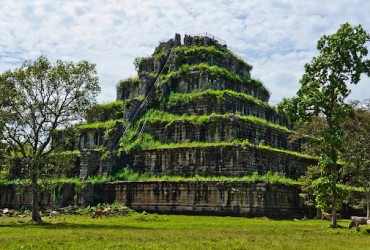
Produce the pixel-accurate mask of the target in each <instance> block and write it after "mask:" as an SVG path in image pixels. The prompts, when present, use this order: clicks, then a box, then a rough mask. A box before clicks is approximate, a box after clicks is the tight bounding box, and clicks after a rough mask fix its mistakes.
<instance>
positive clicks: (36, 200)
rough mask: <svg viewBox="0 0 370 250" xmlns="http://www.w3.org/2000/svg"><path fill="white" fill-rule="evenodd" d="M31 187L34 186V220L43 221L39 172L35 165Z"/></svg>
mask: <svg viewBox="0 0 370 250" xmlns="http://www.w3.org/2000/svg"><path fill="white" fill-rule="evenodd" d="M31 187H32V221H34V222H37V223H41V222H42V220H41V216H40V212H39V206H38V203H39V190H38V187H37V173H36V169H35V167H33V168H32V171H31Z"/></svg>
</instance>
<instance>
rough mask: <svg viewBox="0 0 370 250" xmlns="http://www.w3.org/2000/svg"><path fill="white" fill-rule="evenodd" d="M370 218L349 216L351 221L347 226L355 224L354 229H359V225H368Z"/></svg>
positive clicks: (350, 226)
mask: <svg viewBox="0 0 370 250" xmlns="http://www.w3.org/2000/svg"><path fill="white" fill-rule="evenodd" d="M369 224H370V220H369V219H368V218H367V217H359V216H351V222H350V223H349V224H348V228H349V229H351V228H352V227H354V226H356V230H357V231H358V230H360V225H369Z"/></svg>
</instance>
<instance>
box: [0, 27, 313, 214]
mask: <svg viewBox="0 0 370 250" xmlns="http://www.w3.org/2000/svg"><path fill="white" fill-rule="evenodd" d="M134 64H135V67H136V68H137V71H138V76H137V77H135V78H130V79H126V80H123V81H120V82H119V83H118V84H117V101H116V102H114V103H110V104H101V105H97V106H96V107H95V108H93V109H92V111H91V112H90V113H89V114H88V115H87V118H86V120H87V124H84V125H80V126H79V131H80V136H79V138H77V140H76V141H75V143H74V145H69V147H67V146H66V150H76V149H78V150H79V151H80V154H79V156H78V157H77V159H76V167H75V168H74V170H73V174H72V175H77V176H79V177H80V178H81V179H87V178H88V177H89V176H97V175H98V176H99V175H103V176H105V175H107V176H108V175H115V174H116V173H119V172H120V171H122V169H124V168H125V167H130V168H131V169H132V171H135V172H139V173H146V174H148V175H155V176H185V177H186V176H196V175H198V176H202V177H212V176H227V177H242V176H246V175H252V174H253V173H258V174H260V175H263V174H266V173H268V172H271V173H276V172H277V173H279V174H281V175H285V176H286V177H289V178H291V179H294V180H297V179H298V178H299V177H300V176H302V175H303V174H304V173H305V171H306V169H307V167H308V166H309V165H313V164H315V163H316V160H315V159H314V158H312V157H309V156H307V155H304V154H302V153H300V151H301V144H302V143H303V142H304V138H302V139H301V140H297V141H295V142H290V141H289V135H290V134H292V133H293V131H292V130H291V129H292V128H291V126H290V125H289V124H288V122H287V120H286V118H285V116H284V114H281V113H279V112H278V111H277V110H276V109H275V107H273V106H270V105H269V104H268V101H269V98H270V93H269V91H268V89H267V88H266V87H265V86H264V85H263V84H262V82H261V81H259V80H256V79H253V78H252V74H251V71H252V66H251V65H249V64H248V63H246V62H244V61H243V60H242V59H241V58H239V57H238V56H236V55H235V54H233V53H232V52H231V51H230V50H229V49H228V48H227V45H226V42H225V41H224V40H222V39H219V38H217V37H214V36H212V35H210V34H208V33H205V34H200V35H196V36H189V35H185V37H184V39H183V42H182V41H181V37H180V35H179V34H176V35H175V38H174V39H170V40H168V41H165V42H160V43H159V45H158V46H157V47H156V48H155V50H154V53H153V54H152V56H150V57H138V58H136V59H135V62H134ZM205 179H206V178H205ZM87 186H88V185H87ZM299 192H300V191H299V186H297V185H288V184H271V183H268V182H263V181H256V182H248V181H242V180H239V181H238V180H237V179H236V180H235V181H211V180H204V181H201V180H199V181H140V182H128V181H122V182H112V183H106V184H103V185H101V186H100V190H98V191H97V190H96V187H95V188H94V187H91V188H90V189H86V190H85V191H84V192H83V194H81V196H83V197H81V200H83V201H82V202H81V203H82V204H94V203H97V202H113V201H115V200H117V201H120V202H124V203H126V204H127V206H129V207H132V208H133V209H137V210H145V211H152V212H172V213H195V214H196V213H204V214H228V215H246V216H263V215H266V216H281V215H284V216H288V215H292V214H296V213H302V211H303V205H302V201H301V199H300V198H299V195H298V194H299ZM71 195H72V194H71ZM3 202H4V201H3ZM45 202H46V203H47V201H45ZM0 205H1V204H0Z"/></svg>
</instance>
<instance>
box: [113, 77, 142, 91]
mask: <svg viewBox="0 0 370 250" xmlns="http://www.w3.org/2000/svg"><path fill="white" fill-rule="evenodd" d="M138 84H140V79H139V77H130V78H128V79H126V80H120V81H119V82H118V83H117V86H118V88H120V89H125V88H127V86H130V85H138Z"/></svg>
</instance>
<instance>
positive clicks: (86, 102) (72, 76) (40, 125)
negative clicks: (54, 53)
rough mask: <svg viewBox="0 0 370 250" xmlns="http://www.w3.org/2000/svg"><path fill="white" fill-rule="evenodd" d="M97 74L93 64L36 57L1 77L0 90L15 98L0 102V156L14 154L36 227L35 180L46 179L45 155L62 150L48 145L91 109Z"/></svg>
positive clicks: (36, 199) (96, 84) (93, 102)
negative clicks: (0, 148)
mask: <svg viewBox="0 0 370 250" xmlns="http://www.w3.org/2000/svg"><path fill="white" fill-rule="evenodd" d="M96 75H97V72H96V70H95V65H94V64H90V63H88V62H87V61H81V62H79V63H73V62H63V61H57V62H56V63H55V65H52V64H51V63H50V62H49V60H48V59H47V58H45V57H42V56H41V57H39V58H38V59H36V60H35V61H26V62H25V63H24V64H23V65H22V66H21V68H19V69H15V70H14V71H6V72H4V73H3V74H2V75H1V76H0V85H1V86H12V88H13V91H14V98H11V99H5V100H1V101H0V103H5V104H6V105H3V104H2V106H1V111H0V112H1V113H2V114H4V118H5V119H4V120H3V121H2V122H3V124H2V125H3V130H2V131H0V132H1V134H2V136H0V138H1V139H2V142H3V143H4V144H6V145H7V154H6V155H5V156H11V153H15V154H19V155H20V157H21V162H20V164H21V166H22V168H23V169H24V173H26V174H27V175H28V177H29V178H30V180H31V183H32V185H31V186H32V193H33V206H32V208H33V209H32V210H33V220H34V221H38V222H41V217H40V215H39V213H38V207H37V204H38V190H39V187H38V185H37V183H38V181H37V180H38V178H40V177H43V176H47V175H50V174H51V173H50V172H49V171H48V167H45V166H48V165H49V164H50V162H48V161H47V159H48V157H47V156H49V155H51V153H53V152H54V153H57V152H58V151H57V149H58V147H59V146H61V147H62V146H63V145H60V144H58V143H52V139H53V134H54V132H55V131H57V130H62V129H68V128H70V127H72V126H73V124H75V123H76V122H78V121H80V120H81V118H82V116H83V114H84V113H85V112H86V110H87V109H89V108H90V107H91V106H92V104H95V97H96V96H97V94H98V92H99V91H100V87H99V85H98V77H97V76H96ZM2 118H3V117H2ZM54 159H57V157H56V158H54Z"/></svg>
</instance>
